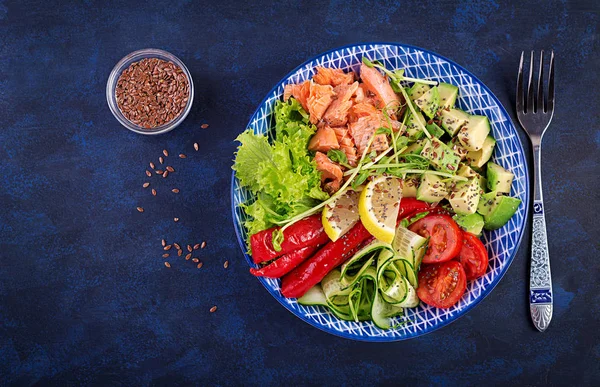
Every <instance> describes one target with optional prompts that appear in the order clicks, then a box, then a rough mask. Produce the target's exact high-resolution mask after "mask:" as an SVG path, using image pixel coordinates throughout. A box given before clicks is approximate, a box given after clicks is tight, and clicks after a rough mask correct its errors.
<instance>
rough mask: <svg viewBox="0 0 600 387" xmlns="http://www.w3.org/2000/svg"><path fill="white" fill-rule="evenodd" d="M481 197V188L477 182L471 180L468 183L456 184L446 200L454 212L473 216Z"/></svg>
mask: <svg viewBox="0 0 600 387" xmlns="http://www.w3.org/2000/svg"><path fill="white" fill-rule="evenodd" d="M480 196H481V187H480V186H479V180H477V179H475V178H473V179H469V180H468V181H461V182H458V183H456V185H455V187H454V188H453V189H452V193H451V194H450V197H449V198H448V201H449V202H450V205H451V206H452V208H453V209H454V212H456V213H457V214H462V215H469V214H474V213H475V211H477V205H478V204H479V198H480Z"/></svg>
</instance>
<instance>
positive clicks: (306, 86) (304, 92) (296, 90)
mask: <svg viewBox="0 0 600 387" xmlns="http://www.w3.org/2000/svg"><path fill="white" fill-rule="evenodd" d="M309 96H310V81H304V82H302V83H299V84H289V85H285V87H284V88H283V100H284V101H287V100H288V99H290V97H294V98H295V99H296V100H297V101H298V102H300V105H302V108H303V109H304V110H306V111H307V112H308V97H309Z"/></svg>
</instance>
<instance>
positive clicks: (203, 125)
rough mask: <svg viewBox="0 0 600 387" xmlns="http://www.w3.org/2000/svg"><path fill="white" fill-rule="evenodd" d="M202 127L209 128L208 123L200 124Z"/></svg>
mask: <svg viewBox="0 0 600 387" xmlns="http://www.w3.org/2000/svg"><path fill="white" fill-rule="evenodd" d="M200 127H201V128H202V129H206V128H208V124H202V125H200Z"/></svg>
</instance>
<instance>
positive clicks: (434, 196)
mask: <svg viewBox="0 0 600 387" xmlns="http://www.w3.org/2000/svg"><path fill="white" fill-rule="evenodd" d="M447 193H448V189H447V188H446V184H444V182H443V181H442V179H441V178H440V177H439V176H436V175H433V174H431V173H424V174H423V175H422V176H421V184H420V185H419V188H417V199H418V200H422V201H424V202H428V203H437V202H439V201H440V200H442V199H443V198H444V196H446V194H447Z"/></svg>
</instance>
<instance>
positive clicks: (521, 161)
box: [231, 43, 529, 341]
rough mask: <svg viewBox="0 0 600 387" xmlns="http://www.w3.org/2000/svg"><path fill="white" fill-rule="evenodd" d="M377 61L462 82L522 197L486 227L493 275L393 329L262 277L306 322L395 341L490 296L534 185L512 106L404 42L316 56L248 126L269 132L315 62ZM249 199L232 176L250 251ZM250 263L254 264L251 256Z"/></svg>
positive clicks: (236, 211)
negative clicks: (287, 291)
mask: <svg viewBox="0 0 600 387" xmlns="http://www.w3.org/2000/svg"><path fill="white" fill-rule="evenodd" d="M363 56H366V57H367V58H368V59H370V60H379V61H382V62H383V63H384V64H385V67H387V68H388V69H398V68H403V69H405V70H406V74H407V76H409V77H414V78H423V79H433V80H438V81H442V82H447V83H451V84H453V85H457V86H458V87H459V98H458V100H457V105H458V106H459V107H460V108H461V109H463V110H465V111H466V112H468V113H471V114H480V115H485V116H487V117H488V118H489V120H490V122H491V124H492V131H493V136H494V138H495V139H496V141H497V143H496V147H495V150H494V155H493V158H492V160H493V161H494V162H496V163H498V164H500V165H502V166H503V167H504V168H506V169H508V170H510V171H512V172H513V173H514V174H515V178H514V182H513V185H512V191H511V196H515V197H518V198H520V199H521V201H522V204H521V206H520V207H519V209H518V211H517V213H516V214H515V215H514V216H513V217H512V219H511V220H510V221H509V222H508V224H507V225H505V226H504V227H502V228H501V229H500V230H495V231H491V232H485V233H484V235H483V240H484V242H485V245H486V248H487V250H488V253H489V257H490V264H489V268H488V271H487V274H486V275H485V276H483V277H481V278H479V279H478V280H476V281H471V282H469V283H468V285H467V291H466V292H465V294H464V296H463V297H462V299H461V300H460V301H459V302H458V304H456V305H455V306H454V307H452V308H450V309H437V308H433V307H430V306H427V305H424V304H423V303H421V305H420V306H419V307H417V308H412V309H406V313H405V316H403V317H399V318H398V322H399V321H406V323H405V324H404V325H401V326H399V327H397V328H395V329H390V330H382V329H379V328H377V327H376V326H375V325H374V324H373V323H372V322H358V323H357V322H349V321H342V320H339V319H337V318H336V317H335V316H334V315H333V314H331V313H330V312H329V311H328V310H326V308H323V307H313V306H303V305H299V304H298V303H297V302H296V300H295V299H286V298H284V297H283V296H282V295H281V293H280V290H279V280H273V279H265V278H259V279H258V280H259V281H260V282H262V284H263V285H264V286H265V288H267V290H268V291H269V293H271V295H272V296H273V297H275V299H276V300H277V301H279V302H280V303H281V304H282V305H283V306H285V307H286V308H287V309H288V310H289V311H290V312H292V313H293V314H295V315H296V316H298V317H299V318H301V319H302V320H304V321H306V322H307V323H309V324H311V325H313V326H315V327H317V328H319V329H322V330H324V331H325V332H329V333H332V334H334V335H338V336H341V337H345V338H349V339H355V340H364V341H396V340H403V339H408V338H411V337H416V336H420V335H424V334H426V333H429V332H432V331H434V330H436V329H438V328H441V327H443V326H444V325H447V324H449V323H450V322H452V321H454V320H456V319H457V318H459V317H460V316H462V315H464V314H466V313H467V312H468V311H469V310H470V309H471V308H473V307H474V306H475V305H477V304H478V303H479V302H480V301H481V300H483V298H484V297H485V296H486V295H488V294H489V293H490V292H491V291H492V289H494V287H495V286H496V285H497V284H498V282H499V281H500V279H501V278H502V276H503V275H504V273H506V271H507V270H508V267H509V266H510V263H511V262H512V260H513V258H514V256H515V254H516V252H517V248H518V246H519V243H520V241H521V237H522V235H523V228H524V225H525V219H526V218H527V209H528V208H529V184H528V179H527V176H528V173H527V165H526V162H525V156H524V152H523V146H522V144H521V142H520V140H519V137H518V135H517V131H516V129H515V127H514V125H513V124H512V122H511V120H510V118H509V116H508V114H507V113H506V110H505V109H504V108H503V107H502V105H501V104H500V102H499V101H498V99H497V98H496V97H495V96H494V95H493V94H492V92H491V91H490V90H489V89H488V88H487V87H486V86H485V85H484V84H483V83H481V81H479V80H478V79H477V78H475V76H473V75H472V74H471V73H469V72H468V71H467V70H465V69H464V68H462V67H461V66H459V65H457V64H456V63H454V62H452V61H450V60H448V59H445V58H443V57H441V56H439V55H437V54H434V53H432V52H429V51H426V50H423V49H420V48H416V47H412V46H407V45H400V44H388V43H373V44H360V45H352V46H346V47H342V48H340V49H336V50H332V51H329V52H326V53H324V54H321V55H319V56H316V57H315V58H312V59H310V60H308V61H307V62H305V63H303V64H302V65H300V66H299V67H298V68H296V69H295V70H293V71H292V72H291V73H289V74H288V75H287V76H286V77H285V78H284V79H283V80H281V82H279V83H278V84H277V85H276V86H275V87H274V88H273V90H271V91H270V92H269V94H268V95H267V96H266V98H265V99H264V100H263V102H262V103H261V104H260V106H259V107H258V109H257V110H256V112H255V113H254V115H253V116H252V118H251V119H250V122H249V123H248V127H249V128H252V129H253V130H254V131H255V132H256V133H269V132H270V129H271V125H272V124H273V120H272V113H273V108H274V106H275V101H277V100H278V99H280V98H282V94H283V87H284V86H285V85H286V84H288V83H299V82H302V81H304V80H307V79H310V78H311V77H312V76H313V74H314V73H315V67H317V66H324V67H333V68H341V69H344V70H354V71H357V70H358V68H359V67H360V63H361V58H362V57H363ZM249 199H251V193H250V192H248V191H246V190H245V189H244V188H242V187H240V186H239V182H238V180H237V179H236V177H235V173H234V174H233V176H232V182H231V202H232V211H233V222H234V226H235V231H236V234H237V239H238V242H239V244H240V247H241V248H242V252H244V254H245V250H246V249H245V243H244V240H245V238H246V230H244V227H243V220H244V218H245V214H244V211H243V210H242V209H241V208H240V204H242V203H244V202H246V201H247V200H249ZM245 257H246V261H247V262H248V264H249V265H253V263H252V259H251V258H250V257H249V256H248V255H246V254H245Z"/></svg>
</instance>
